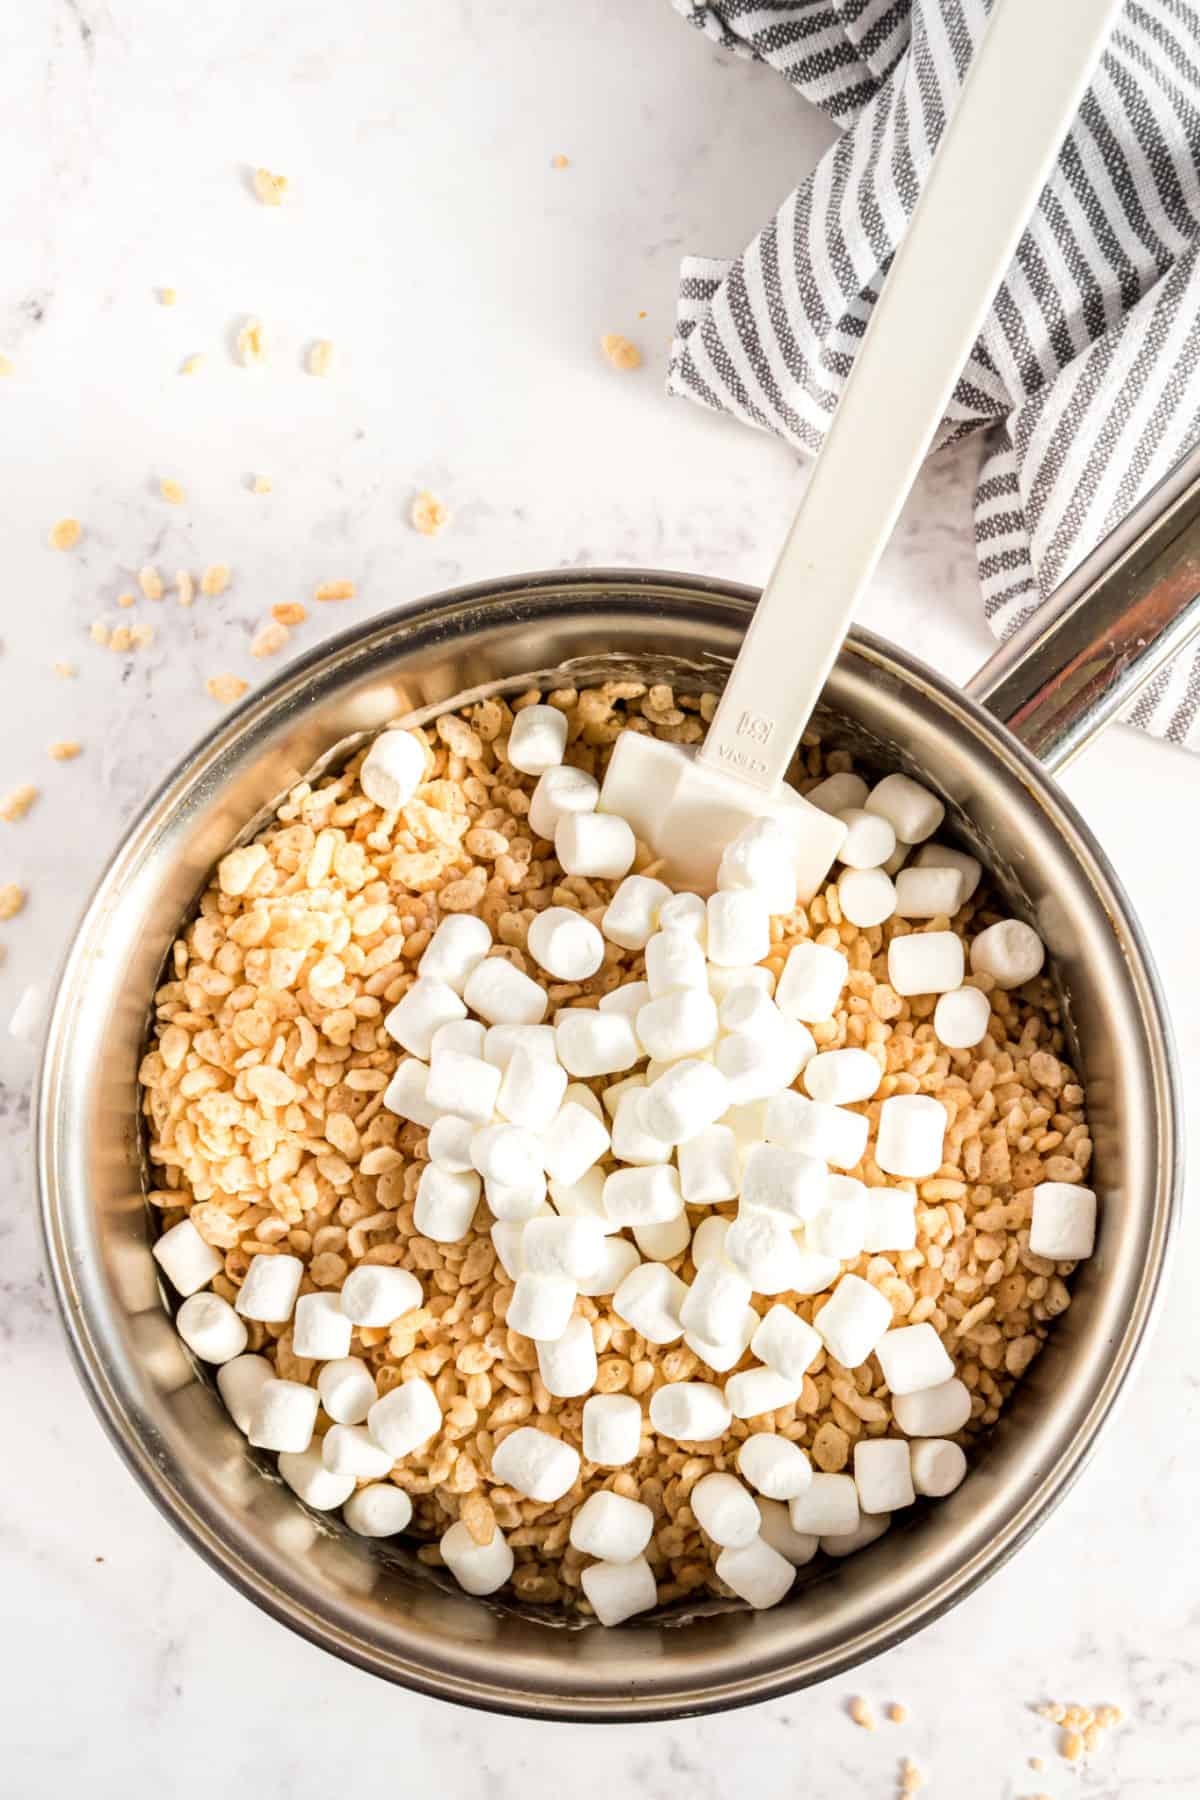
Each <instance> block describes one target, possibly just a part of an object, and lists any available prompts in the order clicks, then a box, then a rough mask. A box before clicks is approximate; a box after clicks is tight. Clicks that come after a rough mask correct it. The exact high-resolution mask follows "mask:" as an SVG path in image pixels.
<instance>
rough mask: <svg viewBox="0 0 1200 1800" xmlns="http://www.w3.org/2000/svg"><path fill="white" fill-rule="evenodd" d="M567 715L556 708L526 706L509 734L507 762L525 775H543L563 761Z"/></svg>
mask: <svg viewBox="0 0 1200 1800" xmlns="http://www.w3.org/2000/svg"><path fill="white" fill-rule="evenodd" d="M566 747H567V715H566V713H563V712H559V710H558V708H557V706H523V707H522V708H521V710H520V712H519V713H517V714H516V716H515V717H514V719H513V722H512V730H511V731H510V732H509V734H508V761H509V762H510V763H511V764H512V766H513V768H514V769H519V770H520V771H521V774H522V775H544V774H545V773H546V770H547V769H552V768H554V766H555V764H556V763H560V762H561V761H562V759H563V751H564V750H565V749H566Z"/></svg>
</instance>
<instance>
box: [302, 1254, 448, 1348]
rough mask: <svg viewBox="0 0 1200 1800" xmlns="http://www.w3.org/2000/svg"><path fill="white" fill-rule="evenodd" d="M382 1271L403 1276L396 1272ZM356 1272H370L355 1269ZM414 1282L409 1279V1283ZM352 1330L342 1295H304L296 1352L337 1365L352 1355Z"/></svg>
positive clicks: (418, 1288) (418, 1291)
mask: <svg viewBox="0 0 1200 1800" xmlns="http://www.w3.org/2000/svg"><path fill="white" fill-rule="evenodd" d="M381 1272H383V1273H386V1274H388V1275H391V1274H393V1273H396V1274H398V1273H400V1271H399V1270H395V1271H393V1270H392V1269H387V1270H385V1271H381ZM354 1273H355V1274H365V1273H368V1271H367V1270H365V1269H364V1270H355V1271H354ZM412 1279H413V1278H412V1276H409V1280H410V1281H411V1280H412ZM414 1286H416V1288H417V1294H418V1296H419V1295H420V1292H421V1289H420V1286H419V1284H417V1283H415V1282H414ZM352 1329H353V1327H352V1325H351V1321H350V1315H349V1314H348V1313H347V1312H345V1311H344V1310H343V1307H342V1296H341V1295H340V1294H301V1296H300V1298H299V1300H297V1302H296V1311H295V1314H294V1315H293V1320H292V1349H293V1350H294V1351H295V1353H296V1355H297V1356H303V1357H307V1358H309V1359H311V1361H313V1362H337V1361H338V1360H339V1358H341V1357H343V1356H349V1354H350V1336H351V1332H352Z"/></svg>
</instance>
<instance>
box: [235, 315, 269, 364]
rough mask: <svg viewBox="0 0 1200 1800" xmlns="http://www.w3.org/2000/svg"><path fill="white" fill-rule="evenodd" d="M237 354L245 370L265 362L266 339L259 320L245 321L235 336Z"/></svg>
mask: <svg viewBox="0 0 1200 1800" xmlns="http://www.w3.org/2000/svg"><path fill="white" fill-rule="evenodd" d="M237 353H238V356H239V358H240V360H241V362H242V364H243V366H244V367H245V368H247V369H252V368H254V367H255V366H256V364H258V363H264V362H266V360H267V339H266V333H265V332H264V330H263V324H262V320H261V319H247V320H246V322H245V323H244V325H243V326H242V328H241V330H240V331H239V332H238V334H237Z"/></svg>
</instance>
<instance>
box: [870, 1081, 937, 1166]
mask: <svg viewBox="0 0 1200 1800" xmlns="http://www.w3.org/2000/svg"><path fill="white" fill-rule="evenodd" d="M945 1141H946V1109H945V1107H944V1106H943V1105H942V1103H941V1101H940V1100H935V1099H934V1098H933V1096H932V1094H892V1095H890V1096H889V1097H888V1099H886V1100H885V1101H884V1102H883V1105H882V1106H881V1107H880V1109H879V1129H878V1134H877V1137H876V1141H875V1161H876V1163H877V1164H878V1165H879V1167H880V1168H881V1169H882V1170H883V1173H884V1174H885V1175H903V1176H905V1177H907V1178H908V1179H909V1180H914V1181H920V1180H922V1179H923V1178H924V1177H925V1176H926V1175H936V1173H937V1171H938V1170H939V1169H940V1168H941V1166H942V1148H943V1145H944V1144H945Z"/></svg>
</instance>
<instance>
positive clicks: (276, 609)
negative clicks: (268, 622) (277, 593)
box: [271, 600, 308, 625]
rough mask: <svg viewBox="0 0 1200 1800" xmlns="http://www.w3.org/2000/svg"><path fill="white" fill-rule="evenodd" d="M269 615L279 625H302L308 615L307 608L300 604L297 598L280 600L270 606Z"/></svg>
mask: <svg viewBox="0 0 1200 1800" xmlns="http://www.w3.org/2000/svg"><path fill="white" fill-rule="evenodd" d="M271 617H272V618H273V619H275V620H276V621H277V622H278V623H279V624H280V625H302V624H303V623H304V621H305V619H307V617H308V608H307V607H306V606H301V604H300V602H299V600H281V601H280V602H279V603H278V605H276V606H273V607H272V608H271Z"/></svg>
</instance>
